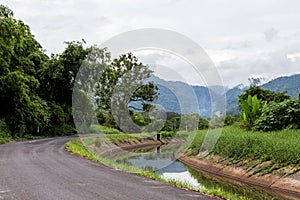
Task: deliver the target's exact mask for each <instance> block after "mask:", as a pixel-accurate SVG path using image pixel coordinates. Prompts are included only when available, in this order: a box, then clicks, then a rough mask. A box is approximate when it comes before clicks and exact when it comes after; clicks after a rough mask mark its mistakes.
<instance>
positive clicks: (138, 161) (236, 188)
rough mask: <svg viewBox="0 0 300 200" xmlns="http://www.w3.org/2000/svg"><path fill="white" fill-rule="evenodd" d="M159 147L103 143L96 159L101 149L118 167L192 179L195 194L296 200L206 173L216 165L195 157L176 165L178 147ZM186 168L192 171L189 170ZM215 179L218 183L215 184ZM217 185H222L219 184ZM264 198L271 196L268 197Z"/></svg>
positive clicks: (227, 176)
mask: <svg viewBox="0 0 300 200" xmlns="http://www.w3.org/2000/svg"><path fill="white" fill-rule="evenodd" d="M179 143H180V141H179ZM161 145H162V143H161V142H157V141H139V142H137V143H131V142H126V143H118V145H116V144H115V143H112V142H108V141H105V144H103V145H101V146H100V148H98V150H99V151H98V152H100V153H101V154H102V155H101V154H100V155H98V156H100V157H103V149H105V150H106V153H105V154H106V156H108V157H106V156H104V157H106V158H107V159H110V160H112V161H114V162H115V161H116V162H118V163H120V164H131V165H132V166H134V167H138V168H141V169H145V170H150V171H156V172H157V173H158V174H161V175H166V174H168V178H174V179H176V177H177V178H178V177H182V176H186V177H192V178H193V179H196V180H198V183H199V184H200V189H199V191H201V190H202V189H201V188H202V186H204V187H207V186H212V188H213V189H215V188H221V189H222V191H225V192H228V193H230V192H231V191H233V194H237V193H238V194H239V195H240V196H241V197H242V196H243V194H245V196H246V194H247V197H248V196H250V197H252V198H244V199H272V198H273V199H299V196H297V193H294V194H292V195H291V196H287V195H285V194H284V195H282V192H283V191H277V190H274V189H272V188H270V187H268V186H266V187H263V185H260V187H258V186H256V185H254V184H251V183H250V182H248V183H247V182H245V181H244V182H243V181H239V180H238V179H237V178H234V177H233V178H232V177H231V174H230V173H231V172H230V171H226V173H227V174H226V173H225V171H222V174H221V173H220V171H221V170H217V169H215V171H219V173H218V174H217V173H214V171H211V172H210V171H209V170H211V169H212V168H213V167H215V166H216V165H218V163H210V165H208V164H206V165H205V163H207V162H206V161H205V160H199V161H197V158H196V157H194V158H193V157H186V156H185V157H183V155H181V156H180V160H181V161H177V158H178V155H175V154H174V152H176V150H174V149H178V147H176V146H175V147H174V148H173V149H172V148H171V149H169V148H166V147H170V145H168V144H165V145H164V146H161ZM151 146H152V147H151ZM144 147H145V148H144ZM88 148H89V149H90V150H89V151H92V150H91V149H92V148H93V145H90V146H88ZM108 152H109V153H108ZM181 162H182V163H185V164H187V166H186V165H184V166H183V164H182V163H181ZM200 162H202V163H203V165H201V164H200ZM149 163H150V164H149ZM151 163H152V164H151ZM153 163H154V165H153ZM195 165H196V167H195ZM219 165H220V168H226V166H225V165H223V166H222V165H221V164H219ZM176 166H177V167H176ZM178 166H179V167H178ZM190 166H191V167H192V168H190ZM198 166H201V168H199V167H198ZM183 168H185V170H182V169H183ZM194 169H196V170H194ZM178 170H179V171H178ZM170 174H171V176H170ZM220 175H221V176H220ZM222 175H223V176H222ZM195 177H196V178H195ZM164 178H166V177H164ZM215 179H218V180H217V181H216V180H215ZM220 179H221V181H220ZM199 180H200V181H199ZM179 181H183V180H179ZM202 181H204V182H202ZM183 182H185V181H183ZM220 182H222V183H221V184H220ZM188 184H190V183H188ZM253 186H255V187H253ZM214 187H215V188H214ZM245 188H246V189H245ZM255 188H256V189H255ZM260 191H265V194H266V195H265V194H264V193H263V194H258V193H261V192H260ZM270 191H271V192H270ZM249 194H250V195H249ZM253 194H254V195H253ZM267 194H271V196H269V195H267Z"/></svg>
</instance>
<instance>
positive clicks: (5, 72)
mask: <svg viewBox="0 0 300 200" xmlns="http://www.w3.org/2000/svg"><path fill="white" fill-rule="evenodd" d="M0 30H1V31H0V110H1V113H0V118H4V119H5V121H6V123H7V124H8V125H9V127H10V129H11V131H12V132H13V133H21V134H24V133H34V132H36V130H37V129H38V127H44V126H47V124H48V122H49V120H48V119H49V112H48V106H47V102H46V101H44V100H42V99H41V98H40V97H39V95H38V89H39V86H40V84H39V81H38V79H37V78H36V77H37V74H38V72H39V70H40V69H42V68H43V66H44V64H45V63H46V62H47V61H48V57H47V56H46V55H45V54H44V52H43V49H42V47H41V45H40V44H39V43H38V42H37V41H36V40H35V38H34V36H33V35H32V34H31V32H30V28H29V26H27V25H26V24H24V23H23V22H22V21H21V20H16V19H14V18H13V12H12V11H11V10H10V9H9V8H7V7H5V6H2V5H1V6H0Z"/></svg>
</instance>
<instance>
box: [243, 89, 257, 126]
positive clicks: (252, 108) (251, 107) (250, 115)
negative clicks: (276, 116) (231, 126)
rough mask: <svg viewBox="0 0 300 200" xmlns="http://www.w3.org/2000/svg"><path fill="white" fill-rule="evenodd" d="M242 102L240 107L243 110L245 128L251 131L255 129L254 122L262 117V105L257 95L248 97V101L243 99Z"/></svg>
mask: <svg viewBox="0 0 300 200" xmlns="http://www.w3.org/2000/svg"><path fill="white" fill-rule="evenodd" d="M240 102H241V103H240V106H241V108H242V110H243V114H242V116H241V117H242V119H243V121H244V124H245V127H246V128H247V129H248V130H250V129H251V128H252V127H253V125H254V122H255V121H256V120H257V119H258V118H259V116H260V115H261V110H262V103H261V101H260V100H259V99H258V98H257V96H256V95H254V96H251V95H248V99H247V101H245V100H243V99H241V101H240Z"/></svg>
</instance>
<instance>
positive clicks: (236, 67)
mask: <svg viewBox="0 0 300 200" xmlns="http://www.w3.org/2000/svg"><path fill="white" fill-rule="evenodd" d="M2 3H3V4H4V5H7V6H9V7H10V8H11V9H13V11H14V13H15V16H16V17H17V18H20V19H22V20H23V21H24V22H25V23H27V24H28V25H29V26H30V27H31V29H32V32H33V33H34V34H35V35H36V38H37V39H38V41H39V42H40V43H41V44H42V46H43V47H44V48H45V49H47V52H48V53H49V54H50V53H52V52H54V53H58V52H61V51H62V50H63V49H64V44H63V42H64V41H71V40H81V39H82V38H84V39H85V40H86V41H87V42H88V44H89V45H92V44H100V43H102V42H104V41H106V40H107V39H109V38H111V37H112V36H115V35H118V34H120V33H122V32H125V31H130V30H133V29H138V28H163V29H169V30H173V31H176V32H179V33H181V34H184V35H186V36H187V37H189V38H191V39H192V40H194V41H195V42H197V43H198V44H199V45H200V46H202V47H203V48H204V49H205V50H206V51H207V53H208V55H209V56H210V57H211V58H212V60H213V61H214V62H215V64H216V65H217V67H218V69H219V72H220V74H221V76H222V77H223V79H224V82H225V84H226V85H230V86H233V85H237V84H238V83H240V82H245V81H246V82H247V78H248V77H249V76H251V75H257V76H259V75H261V76H264V77H267V78H268V79H272V78H274V77H276V76H281V75H288V74H293V73H299V72H300V70H299V69H300V68H299V57H297V56H293V55H297V53H298V52H300V49H299V43H300V28H298V26H297V25H298V24H300V12H299V7H300V2H299V1H298V0H290V1H284V0H277V1H276V2H274V1H273V0H265V1H261V0H251V1H250V0H245V1H235V0H228V1H224V0H201V1H199V0H190V1H183V0H151V1H150V0H119V1H108V0H89V1H84V0H65V1H61V0H43V1H41V0H26V1H23V0H3V1H2ZM149 37H151V36H149ZM156 56H158V55H156ZM153 59H155V58H152V60H153ZM160 62H165V63H163V64H164V65H166V66H171V68H172V69H176V73H177V74H179V75H180V76H182V77H187V76H189V78H188V79H189V81H190V82H193V81H192V80H193V79H194V78H193V74H192V72H190V71H188V73H186V72H187V70H186V68H187V67H181V68H179V67H176V66H183V65H184V64H183V63H181V61H179V60H176V59H175V60H172V59H171V60H170V59H169V60H160ZM189 73H190V74H189Z"/></svg>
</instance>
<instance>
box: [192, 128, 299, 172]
mask: <svg viewBox="0 0 300 200" xmlns="http://www.w3.org/2000/svg"><path fill="white" fill-rule="evenodd" d="M205 135H206V131H198V132H197V134H196V137H195V140H194V141H193V143H192V145H191V147H190V148H189V149H188V152H187V155H189V156H197V155H198V154H199V146H201V144H202V142H203V140H204V137H205ZM299 140H300V130H288V129H285V130H281V131H270V132H260V131H246V130H243V129H241V128H240V127H238V126H228V127H224V128H223V130H222V134H221V136H220V138H219V140H218V142H217V143H216V145H215V146H214V148H213V150H212V152H211V155H218V156H220V157H221V158H220V160H219V161H220V162H223V163H224V164H225V165H237V166H241V167H243V168H244V169H246V170H248V171H250V170H252V173H253V174H256V173H259V174H261V175H264V174H268V173H275V174H281V175H290V174H292V173H295V172H297V171H299V170H300V158H299V155H300V144H299Z"/></svg>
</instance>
